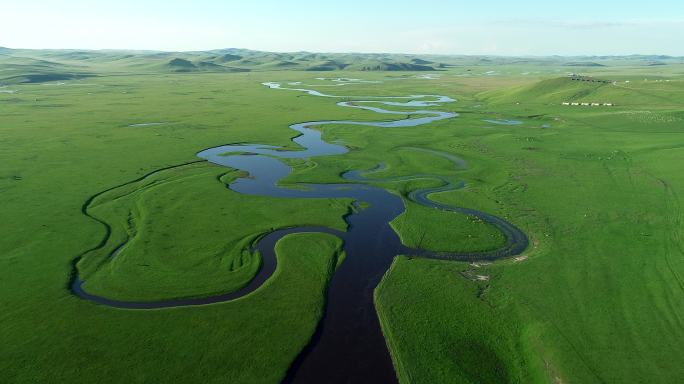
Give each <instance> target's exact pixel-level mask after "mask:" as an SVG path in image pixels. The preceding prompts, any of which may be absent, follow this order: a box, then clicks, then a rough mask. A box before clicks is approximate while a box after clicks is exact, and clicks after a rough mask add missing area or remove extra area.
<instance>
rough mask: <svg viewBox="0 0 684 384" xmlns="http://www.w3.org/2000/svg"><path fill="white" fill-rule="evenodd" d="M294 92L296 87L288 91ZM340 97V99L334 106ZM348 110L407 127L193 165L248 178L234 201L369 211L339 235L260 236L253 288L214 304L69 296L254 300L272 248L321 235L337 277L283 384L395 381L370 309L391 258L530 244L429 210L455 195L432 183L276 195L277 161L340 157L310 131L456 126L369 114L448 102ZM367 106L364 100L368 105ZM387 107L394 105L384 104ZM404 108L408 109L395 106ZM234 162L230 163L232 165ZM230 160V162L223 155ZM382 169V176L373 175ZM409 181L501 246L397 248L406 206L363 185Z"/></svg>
mask: <svg viewBox="0 0 684 384" xmlns="http://www.w3.org/2000/svg"><path fill="white" fill-rule="evenodd" d="M353 83H354V81H353V79H345V80H342V81H337V84H338V85H339V84H353ZM292 84H293V85H297V84H298V83H292ZM264 85H266V86H268V87H270V88H272V89H289V90H294V91H301V92H306V93H308V94H309V95H312V96H318V97H331V98H332V97H337V96H331V95H326V94H324V93H321V92H319V91H315V90H309V89H300V88H284V87H282V86H281V85H280V84H278V83H265V84H264ZM340 97H341V96H340ZM360 99H362V100H359V101H353V102H340V103H338V105H339V106H341V107H349V108H360V109H364V110H369V111H372V112H376V113H381V114H388V115H406V114H407V113H410V116H411V118H408V119H403V120H398V121H379V122H357V121H318V122H306V123H298V124H293V125H291V126H290V128H291V129H294V130H295V131H297V132H299V133H300V134H301V135H300V136H298V137H297V138H295V139H294V140H293V141H294V142H295V143H297V144H299V145H300V146H301V147H302V150H300V151H282V150H279V149H280V148H279V147H274V146H268V145H260V144H234V145H224V146H219V147H215V148H210V149H207V150H204V151H202V152H199V153H198V154H197V155H198V156H199V157H200V158H202V159H205V160H207V161H209V162H211V163H214V164H218V165H222V166H226V167H230V168H234V169H239V170H242V171H245V172H247V173H248V174H249V177H245V178H239V179H237V180H235V181H234V182H233V183H231V184H230V185H229V188H230V189H231V190H233V191H235V192H238V193H243V194H248V195H261V196H271V197H281V198H297V199H303V198H307V199H313V198H350V199H353V200H354V201H356V202H357V203H358V202H365V203H367V207H365V208H363V209H357V210H356V212H354V213H352V214H350V215H349V216H347V218H346V221H347V223H348V224H349V227H348V230H347V232H340V231H337V230H333V229H330V228H325V227H296V228H286V229H279V230H276V231H274V232H271V233H269V234H267V235H266V236H264V237H263V238H262V239H261V240H259V242H258V243H257V245H256V248H257V249H258V250H259V251H260V253H261V255H262V258H263V266H262V268H261V269H260V271H259V272H258V274H257V275H256V276H255V277H254V279H253V280H252V281H251V282H250V283H249V284H248V285H247V286H246V287H244V288H242V289H240V290H238V291H235V292H231V293H227V294H222V295H216V296H212V297H206V298H199V299H175V300H163V301H157V302H128V301H116V300H110V299H107V298H103V297H99V296H95V295H91V294H89V293H87V292H86V291H85V290H84V289H83V287H82V284H83V281H81V280H80V279H78V278H75V279H74V281H73V284H72V290H73V292H74V293H75V294H76V295H78V296H80V297H82V298H84V299H87V300H91V301H94V302H97V303H100V304H103V305H108V306H112V307H118V308H130V309H151V308H166V307H178V306H192V305H203V304H210V303H217V302H224V301H229V300H233V299H236V298H239V297H242V296H244V295H246V294H248V293H250V292H253V291H254V290H256V289H257V288H258V287H260V286H261V285H262V284H263V283H264V282H265V281H266V280H267V279H269V278H270V277H271V276H272V274H273V272H274V271H275V268H276V257H275V252H274V246H275V243H276V242H277V241H278V240H279V239H281V238H282V237H283V236H286V235H288V234H291V233H301V232H323V233H329V234H333V235H335V236H338V237H340V238H341V239H342V240H344V250H345V252H346V258H345V260H344V262H343V263H342V265H341V266H340V267H339V268H338V269H337V271H336V272H335V274H334V276H333V278H332V280H331V282H330V285H329V288H328V293H327V295H328V297H327V304H326V309H325V314H324V318H323V320H322V321H321V322H320V324H319V326H318V328H317V330H316V332H315V334H314V336H313V338H312V341H311V343H310V344H309V345H308V346H307V347H306V348H305V349H304V350H303V351H302V353H301V354H300V355H299V356H298V357H297V359H296V360H295V362H294V363H293V365H292V366H291V368H290V370H289V372H288V375H287V377H286V379H285V382H288V383H394V382H396V381H397V379H396V375H395V372H394V368H393V366H392V361H391V359H390V355H389V352H388V350H387V346H386V344H385V339H384V337H383V334H382V330H381V329H380V324H379V322H378V318H377V315H376V312H375V307H374V305H373V290H374V288H375V287H376V286H377V285H378V283H379V282H380V279H381V278H382V276H383V274H384V273H385V272H386V271H387V269H388V268H389V266H390V265H391V263H392V260H393V258H394V257H395V256H396V255H398V254H407V255H415V256H419V257H430V258H442V259H453V260H485V259H487V260H493V259H498V258H501V257H506V256H511V255H516V254H519V253H521V252H522V251H524V250H525V248H526V247H527V245H528V240H527V237H526V236H525V234H524V233H523V232H522V231H520V230H519V229H518V228H516V227H515V226H513V225H512V224H510V223H508V222H506V221H505V220H503V219H501V218H498V217H496V216H493V215H490V214H487V213H484V212H480V211H476V210H472V209H468V208H460V207H452V206H448V205H445V204H440V203H436V202H433V201H431V200H429V199H428V195H429V194H431V193H434V192H441V191H447V190H453V189H456V188H461V187H462V186H463V184H462V183H461V184H456V185H455V184H452V183H450V182H449V181H448V180H446V179H444V178H442V177H440V176H435V175H425V174H421V175H410V176H404V177H400V178H392V179H367V178H365V176H364V172H362V171H351V172H348V173H346V174H345V175H343V179H344V181H345V183H341V184H297V185H296V187H297V189H292V188H287V187H282V186H280V185H279V181H280V180H282V179H283V178H284V177H286V176H287V175H289V174H290V173H291V172H292V169H291V168H290V167H289V166H288V165H286V164H285V163H283V162H282V161H281V159H288V158H310V157H317V156H331V155H342V154H344V153H346V152H347V151H348V150H347V148H346V147H344V146H342V145H337V144H331V143H327V142H325V141H323V140H322V139H321V133H320V131H318V130H316V129H314V128H315V127H319V126H321V125H325V124H345V125H364V126H372V127H378V128H401V127H417V126H420V125H423V124H428V123H431V122H433V121H437V120H443V119H450V118H454V117H456V116H457V114H455V113H452V112H439V111H431V110H420V109H418V110H415V109H412V110H408V111H407V110H402V111H392V110H386V109H382V108H379V107H372V106H368V105H367V104H370V103H375V104H381V105H390V106H396V107H404V108H424V107H429V106H437V105H441V104H442V103H448V102H453V101H454V100H452V99H450V98H448V97H444V96H434V95H412V96H401V97H383V98H379V97H363V98H360ZM366 99H371V100H366ZM385 99H391V100H392V101H386V100H385ZM401 99H405V100H406V101H397V100H401ZM413 150H421V151H427V152H430V153H433V154H435V155H437V156H441V157H444V158H447V159H449V160H451V161H452V162H454V164H455V166H457V167H464V166H465V162H464V161H463V160H461V159H459V158H457V157H456V156H454V155H451V154H447V153H442V152H438V151H433V150H428V149H421V148H414V149H413ZM231 153H234V154H233V155H230V154H231ZM227 154H228V155H227ZM379 167H381V166H379ZM413 178H433V179H439V180H442V181H443V186H441V187H437V188H430V189H422V190H416V191H413V192H412V193H411V194H410V195H409V198H410V199H411V200H413V201H415V202H417V203H419V204H422V205H425V206H429V207H433V208H436V209H440V210H447V211H454V212H460V213H464V214H468V215H473V216H476V217H479V218H480V219H482V220H484V221H486V222H488V223H490V224H492V225H494V226H495V227H496V228H498V229H499V230H500V231H501V232H502V233H503V234H504V235H505V236H506V244H505V245H504V246H503V247H501V248H499V249H495V250H491V251H485V252H472V253H448V252H431V251H427V250H422V249H411V248H408V247H406V246H404V245H402V244H401V241H400V240H399V237H398V236H397V234H396V233H395V232H394V230H392V228H391V227H390V225H389V222H390V221H392V220H393V219H394V218H395V217H397V216H398V215H400V214H401V213H402V212H404V209H405V207H404V202H403V201H402V199H401V197H399V196H398V195H395V194H392V193H390V192H388V191H386V190H385V189H382V188H378V187H374V186H371V185H368V184H367V182H370V181H376V182H377V181H390V180H393V181H399V180H408V179H413Z"/></svg>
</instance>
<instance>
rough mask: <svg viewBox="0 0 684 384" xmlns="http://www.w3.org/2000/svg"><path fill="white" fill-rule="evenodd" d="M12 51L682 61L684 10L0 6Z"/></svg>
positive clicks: (519, 4) (321, 4) (245, 1)
mask: <svg viewBox="0 0 684 384" xmlns="http://www.w3.org/2000/svg"><path fill="white" fill-rule="evenodd" d="M0 9H1V10H2V16H1V17H0V46H6V47H11V48H79V49H153V50H203V49H214V48H231V47H235V48H250V49H258V50H269V51H304V50H306V51H321V52H351V51H353V52H403V53H424V54H425V53H437V54H494V55H550V54H558V55H582V54H600V55H611V54H631V53H644V54H670V55H684V38H682V36H684V1H682V0H652V1H647V2H643V1H640V2H636V1H614V0H605V1H599V0H592V1H588V0H573V1H564V2H558V1H532V0H518V1H502V0H498V1H473V0H470V1H467V2H461V1H440V0H435V1H431V2H425V1H424V2H418V1H384V0H381V1H372V0H366V1H359V0H346V1H335V2H326V1H324V0H319V1H308V0H305V1H295V0H290V1H286V0H283V1H271V0H242V1H219V0H194V1H183V2H177V1H172V0H167V1H159V0H152V1H144V0H137V1H133V0H119V1H116V2H114V1H95V0H92V1H83V0H81V1H77V0H59V1H55V0H0Z"/></svg>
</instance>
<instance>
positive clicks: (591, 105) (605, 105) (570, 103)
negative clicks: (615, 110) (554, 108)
mask: <svg viewBox="0 0 684 384" xmlns="http://www.w3.org/2000/svg"><path fill="white" fill-rule="evenodd" d="M562 104H563V105H582V106H589V107H600V106H604V107H612V106H613V103H578V102H569V101H565V102H563V103H562Z"/></svg>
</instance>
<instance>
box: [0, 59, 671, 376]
mask: <svg viewBox="0 0 684 384" xmlns="http://www.w3.org/2000/svg"><path fill="white" fill-rule="evenodd" d="M243 56H244V54H243ZM224 59H225V60H229V59H231V58H230V57H227V58H224ZM318 59H321V58H318ZM6 60H10V59H6ZM12 60H14V61H13V62H16V63H14V64H13V66H9V65H7V66H6V67H5V69H6V70H7V72H8V73H9V72H10V71H11V74H9V75H7V76H6V78H12V79H16V77H17V76H20V74H21V73H20V72H21V71H20V69H21V65H24V64H25V62H24V61H22V60H28V59H26V58H13V59H12ZM70 60H78V58H77V57H76V58H71V59H70ZM87 60H90V61H96V60H104V59H97V58H88V59H87ZM121 60H124V61H125V60H129V61H130V60H132V59H130V58H126V59H121ZM165 60H166V59H165ZM198 60H199V59H198ZM216 60H219V59H216ZM239 60H242V59H235V60H234V61H239ZM312 60H313V59H312ZM349 60H352V59H349ZM501 60H503V59H501ZM104 61H106V60H104ZM229 61H230V60H229ZM433 61H434V60H433ZM7 62H9V61H6V62H5V63H7ZM435 62H437V61H435ZM62 64H63V65H68V64H69V62H68V61H64V60H63V61H62ZM133 64H135V63H132V64H131V65H133ZM0 65H3V64H0ZM102 65H104V64H102ZM112 65H113V64H112ZM127 65H128V64H127ZM135 65H137V64H135ZM154 65H156V64H154ZM193 65H195V66H196V67H202V66H201V65H199V64H198V62H197V61H195V62H194V64H193ZM416 65H423V64H416ZM604 65H605V66H590V65H587V66H572V67H568V66H563V65H560V64H559V63H556V62H553V63H550V64H549V63H537V62H530V63H522V64H521V63H517V64H516V63H513V62H507V61H502V62H476V61H475V59H471V58H469V59H467V60H466V59H462V60H454V61H453V62H452V63H451V64H449V65H448V66H445V67H443V68H440V67H439V66H436V67H435V68H434V69H442V71H440V72H436V74H437V75H439V78H438V79H434V80H427V79H420V78H416V77H415V75H419V74H422V73H423V71H422V70H421V72H402V71H392V72H385V71H372V72H370V71H364V72H356V71H354V68H351V69H347V70H346V71H344V72H335V71H333V72H330V71H328V72H311V71H295V70H291V69H287V68H286V69H283V68H282V66H281V67H279V70H277V71H275V70H273V68H272V67H269V66H268V65H262V66H260V67H259V68H260V70H258V71H238V70H235V71H228V70H221V71H213V72H212V71H209V72H206V73H205V72H204V71H195V70H192V71H181V72H183V73H166V72H162V71H159V70H157V69H155V68H156V67H151V68H148V67H145V68H143V67H142V66H139V67H140V68H141V69H140V70H138V71H133V70H132V69H131V68H130V67H129V66H120V67H116V68H113V69H111V68H109V67H107V70H106V71H105V70H104V69H102V73H101V74H97V70H96V69H92V68H91V69H88V73H90V74H93V76H87V77H79V78H73V77H72V78H68V79H62V80H55V81H46V82H42V81H29V82H22V81H15V80H13V82H9V81H8V82H6V85H4V86H3V87H2V88H0V91H1V90H4V91H7V92H0V152H1V153H2V159H3V161H2V164H1V165H0V194H1V196H2V210H1V211H0V212H2V220H0V223H2V224H1V225H2V233H3V236H2V237H0V307H1V308H2V309H3V310H2V311H0V324H1V325H2V327H0V344H1V345H2V347H1V348H0V382H3V383H5V382H7V383H35V382H46V383H47V382H72V383H90V382H100V383H109V382H111V383H115V382H122V381H126V382H135V383H145V382H187V383H194V382H196V383H200V382H201V383H224V382H230V383H277V382H279V381H280V380H281V379H282V378H283V377H284V375H285V372H286V370H287V368H288V366H289V365H290V363H291V362H292V361H293V360H294V359H295V357H296V356H297V354H298V353H299V352H300V351H301V349H302V348H303V347H304V346H305V345H306V344H307V342H308V341H309V339H310V338H311V336H312V334H313V332H314V329H315V326H316V324H317V323H318V320H319V319H320V317H321V314H322V311H323V308H324V302H325V290H326V284H327V282H328V281H329V279H330V278H331V276H332V275H333V273H334V269H335V265H336V264H337V262H338V258H339V257H341V256H342V255H340V248H341V244H340V241H339V239H336V238H334V237H332V236H329V235H323V234H298V235H291V236H288V237H286V238H284V239H283V240H281V242H279V243H278V246H277V251H278V269H277V271H276V273H275V275H274V277H273V278H272V279H271V280H269V281H268V283H266V284H265V285H264V286H262V287H261V288H259V289H258V290H257V291H255V292H253V293H252V294H250V295H248V296H246V297H244V298H241V299H239V300H236V301H234V302H228V303H220V304H212V305H206V306H197V307H183V308H174V309H163V310H121V309H113V308H109V307H105V306H102V305H97V304H93V303H91V302H88V301H84V300H81V299H79V298H77V297H75V296H74V295H73V294H72V293H71V292H70V290H69V286H68V285H69V279H70V276H71V274H72V269H73V263H74V261H75V260H76V258H77V257H78V256H79V255H82V254H84V252H88V251H89V250H91V251H90V253H89V254H90V256H89V257H87V258H85V259H83V260H82V262H79V264H78V268H79V271H81V273H82V274H83V276H84V277H85V278H86V280H87V283H86V285H85V286H84V287H85V288H86V289H87V290H88V291H89V292H93V293H97V294H100V295H102V296H105V297H108V298H113V299H126V300H155V299H169V298H179V297H202V296H208V295H212V294H216V293H221V292H228V291H232V290H236V289H239V288H240V287H242V286H244V285H245V284H246V283H247V282H248V281H249V279H250V278H251V277H252V276H254V274H255V273H256V271H257V269H258V268H259V265H260V259H259V255H258V254H257V253H254V252H250V251H248V246H249V244H251V243H252V242H253V241H254V240H255V239H256V238H257V237H258V236H259V235H260V234H263V233H264V232H268V231H269V230H271V229H273V228H282V227H290V226H297V225H325V226H329V227H332V228H337V229H344V228H345V222H344V220H343V217H344V215H345V214H347V213H348V212H349V210H350V209H351V201H347V200H341V199H314V200H312V199H306V200H303V199H277V198H268V197H255V196H243V195H239V194H236V193H234V192H232V191H230V190H228V189H226V187H225V184H226V183H229V182H230V180H232V179H233V178H235V177H237V176H238V175H237V174H236V173H235V172H232V171H231V170H230V169H227V168H223V167H218V166H214V165H211V164H208V163H206V162H200V161H198V160H199V159H198V158H197V157H196V156H195V154H196V153H197V152H198V151H200V150H202V149H204V148H208V147H213V146H217V145H222V144H228V143H238V142H249V143H264V144H271V145H282V146H289V147H290V148H292V149H296V148H297V146H296V145H294V144H293V143H292V142H291V141H290V139H291V138H292V137H293V136H294V132H293V131H291V130H289V129H287V126H288V125H289V124H291V123H294V122H302V121H313V120H334V119H337V120H351V119H354V120H379V119H385V118H386V116H378V115H377V114H374V113H372V112H368V111H362V110H358V109H353V108H341V107H338V106H336V105H335V102H334V99H327V98H321V97H314V96H308V95H305V94H303V93H297V92H292V91H284V90H271V89H268V88H267V87H264V86H262V85H260V83H261V82H264V81H283V82H285V81H302V82H304V83H307V84H317V83H318V84H325V83H324V82H322V81H319V80H315V78H316V77H322V76H324V77H335V76H345V77H358V78H363V79H369V80H385V81H384V82H383V83H381V84H372V83H367V84H358V85H350V86H345V87H330V88H321V90H322V91H323V92H327V93H331V94H340V95H348V96H350V97H353V96H354V95H359V96H363V95H409V94H440V95H446V96H450V97H452V98H454V99H457V100H458V101H457V102H455V103H451V104H445V105H442V106H439V107H431V108H434V109H436V110H440V111H453V112H458V113H459V114H460V116H459V117H457V118H454V119H449V120H443V121H438V122H435V123H432V124H429V125H425V126H420V127H414V128H398V129H382V128H372V127H356V126H344V125H340V126H333V125H328V126H325V127H323V129H322V130H323V137H324V138H325V139H326V140H327V141H329V142H334V141H336V140H340V141H341V142H343V143H344V144H345V145H347V146H348V147H349V148H350V149H351V150H350V152H349V153H347V154H345V155H341V156H332V157H321V158H313V159H309V160H306V161H302V160H294V161H292V162H291V165H292V166H293V168H294V169H295V172H294V173H293V174H292V175H291V176H290V177H288V179H287V180H286V181H285V182H286V183H294V182H312V183H322V182H340V175H341V174H342V173H344V172H346V171H348V170H352V169H372V168H373V167H375V166H376V165H377V164H379V163H383V164H384V165H385V168H384V169H383V170H381V171H377V172H372V173H369V174H367V175H366V176H367V177H368V178H371V179H372V178H377V179H378V180H379V181H378V182H377V183H375V184H376V185H379V186H382V187H384V188H387V189H389V190H391V191H393V192H395V193H397V194H399V195H402V196H407V195H408V193H409V192H410V191H412V190H415V189H417V188H423V187H428V186H438V185H440V183H441V181H439V180H437V179H434V178H433V179H431V178H416V179H399V180H396V181H389V179H391V178H396V177H400V176H408V175H415V174H434V175H439V176H440V177H442V178H444V179H446V180H449V181H451V182H453V183H459V182H461V181H463V182H464V183H465V187H464V188H462V189H459V190H454V191H449V192H442V193H437V194H434V195H432V196H431V198H432V199H434V200H436V201H439V202H444V203H448V204H452V205H456V206H463V207H469V208H475V209H479V210H483V211H485V212H489V213H492V214H496V215H499V216H501V217H505V218H506V219H507V220H509V221H511V222H512V223H514V224H515V225H517V226H519V227H520V228H521V229H523V230H524V231H525V232H526V233H527V234H528V236H529V238H530V243H531V246H530V248H529V249H528V250H527V251H526V252H525V253H524V254H523V255H521V256H520V257H517V258H513V259H507V260H501V261H497V262H495V263H493V264H487V263H483V264H474V265H473V264H468V263H461V262H450V261H442V260H425V259H419V258H413V257H411V255H402V256H399V257H397V258H396V259H395V261H394V264H393V266H392V268H391V269H390V270H389V271H388V272H387V273H386V275H385V276H384V278H383V280H382V283H381V284H380V285H379V286H378V287H377V288H376V290H375V303H376V309H377V311H378V315H379V317H380V320H381V324H382V326H383V332H384V333H385V337H386V340H387V343H388V346H389V347H390V351H391V354H392V358H393V361H394V364H395V369H396V371H397V376H398V377H399V380H400V382H402V383H436V382H454V383H502V382H510V383H529V382H538V383H612V382H650V383H672V382H677V381H680V380H681V378H682V377H683V376H684V366H683V365H682V364H681V358H680V356H682V355H683V354H684V346H683V345H682V343H681V340H684V243H683V242H682V232H683V230H684V229H683V228H682V211H681V205H682V204H683V203H684V201H683V200H684V173H683V172H682V171H681V168H682V165H684V161H683V160H682V159H684V131H683V130H684V65H682V64H679V63H675V62H667V63H666V65H658V66H645V65H641V64H640V63H639V62H638V61H635V60H627V59H625V60H623V61H618V60H614V61H606V62H605V63H604ZM134 67H135V66H134ZM204 67H207V65H204ZM98 68H99V67H98ZM102 68H104V67H102ZM240 68H243V67H240ZM245 68H246V67H244V68H243V69H245ZM307 68H308V67H307ZM143 69H144V70H143ZM309 69H310V68H309ZM313 69H316V68H313ZM319 69H320V68H319ZM360 69H363V68H360ZM384 69H386V68H384ZM399 69H405V68H399ZM413 69H416V68H413ZM172 72H178V71H172ZM566 72H580V73H582V74H587V75H592V76H594V77H595V78H599V79H605V80H609V82H608V83H591V82H579V81H573V80H570V79H569V78H568V77H567V76H566ZM398 78H408V79H403V80H393V79H398ZM613 82H614V83H613ZM563 102H597V103H612V104H614V105H613V106H610V107H608V106H598V107H584V106H565V105H562V103H563ZM388 108H393V107H388ZM395 109H398V110H401V108H400V107H396V108H395ZM392 117H393V118H397V119H399V118H402V116H401V115H396V116H392ZM487 119H515V120H519V121H521V122H522V124H520V125H512V126H507V125H497V124H493V123H489V122H485V121H484V120H487ZM150 123H153V124H150ZM415 148H419V149H429V150H434V151H440V152H441V153H447V154H452V155H454V156H457V157H458V158H460V159H463V160H464V161H465V162H466V164H467V165H466V166H460V165H458V164H455V163H454V162H453V161H450V160H449V159H447V158H444V157H441V156H437V155H435V154H434V153H430V152H425V151H421V150H415ZM88 202H90V204H89V205H86V203H88ZM406 206H407V211H406V212H405V213H404V214H403V215H402V216H400V217H398V218H397V219H395V220H394V222H393V223H392V225H393V228H395V230H396V231H397V233H398V234H399V235H400V236H401V238H402V241H403V242H404V243H405V244H407V245H410V246H422V247H425V248H429V249H433V250H439V251H441V250H455V251H468V250H482V249H491V248H495V247H496V246H497V245H498V244H500V243H501V242H502V241H503V238H502V237H501V235H500V234H499V233H498V232H497V231H496V230H495V229H494V228H492V227H491V226H489V225H487V224H485V223H482V222H478V221H474V220H472V219H471V218H469V217H465V216H462V215H457V214H454V213H444V212H439V211H437V210H433V209H427V208H424V207H422V206H419V205H417V204H415V203H412V202H410V201H408V200H406ZM84 213H87V214H88V215H89V216H91V217H89V216H88V215H86V214H84ZM93 218H96V219H97V220H94V219H93ZM98 220H103V221H106V222H107V223H110V224H111V229H109V230H111V239H112V240H111V242H109V243H107V244H106V245H105V246H104V247H99V246H98V245H99V244H101V243H102V240H103V237H104V236H105V235H106V234H107V231H108V229H107V228H106V227H105V226H104V225H103V224H102V222H98ZM125 241H128V242H127V243H126V246H125V247H123V248H122V249H121V250H120V251H119V252H118V253H117V254H116V257H114V258H110V257H109V256H110V255H111V253H112V252H114V251H115V248H116V247H117V246H118V245H119V244H122V243H123V242H125Z"/></svg>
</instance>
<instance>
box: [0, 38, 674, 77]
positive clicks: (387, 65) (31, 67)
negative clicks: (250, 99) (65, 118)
mask: <svg viewBox="0 0 684 384" xmlns="http://www.w3.org/2000/svg"><path fill="white" fill-rule="evenodd" d="M682 61H683V60H682V58H676V57H671V56H665V55H629V56H578V57H562V56H548V57H501V56H466V55H450V56H449V55H413V54H390V53H320V52H264V51H255V50H249V49H238V48H227V49H215V50H208V51H189V52H164V51H132V50H97V51H95V50H82V49H78V50H77V49H64V50H56V49H48V50H29V49H10V48H4V47H0V67H1V68H2V71H0V85H2V84H16V83H26V82H44V81H54V80H57V79H62V80H69V79H77V78H82V77H88V76H97V75H105V74H108V73H119V74H120V73H185V72H247V71H278V70H291V71H411V72H418V71H441V70H445V69H446V68H458V67H477V66H489V67H491V66H498V65H508V64H515V65H528V64H529V65H557V66H559V67H563V66H568V67H580V68H581V67H587V68H589V67H596V68H599V67H610V66H613V65H641V66H653V65H668V64H674V63H678V64H679V63H682Z"/></svg>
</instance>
